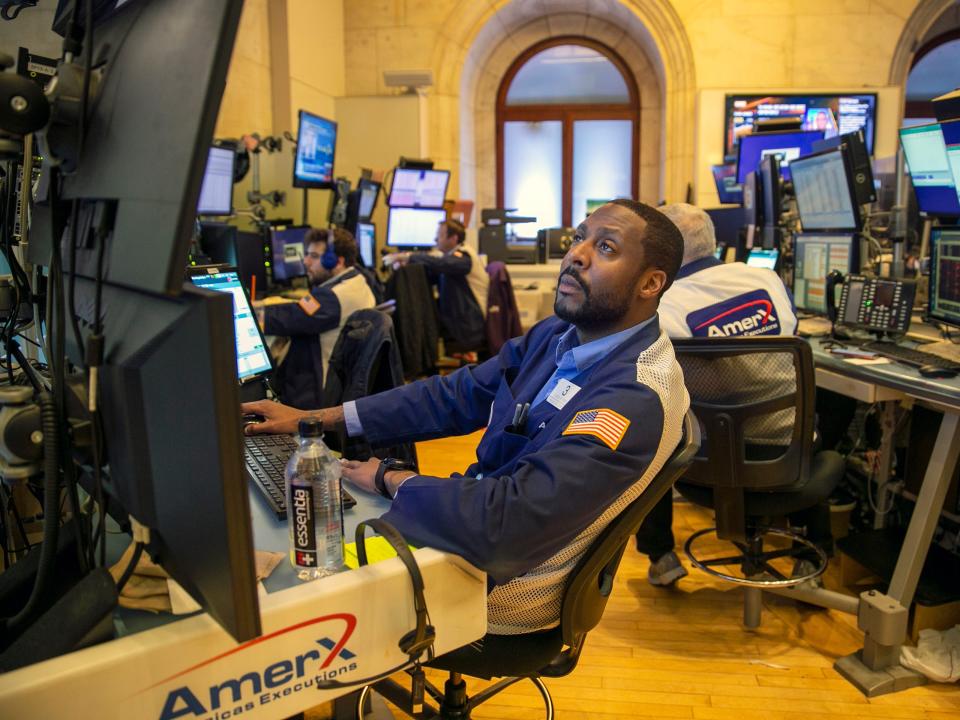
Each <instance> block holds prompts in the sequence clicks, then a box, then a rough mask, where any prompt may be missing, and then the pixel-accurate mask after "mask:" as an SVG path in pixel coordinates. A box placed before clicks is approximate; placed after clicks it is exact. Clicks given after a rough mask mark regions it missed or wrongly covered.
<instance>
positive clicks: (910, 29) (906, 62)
mask: <svg viewBox="0 0 960 720" xmlns="http://www.w3.org/2000/svg"><path fill="white" fill-rule="evenodd" d="M954 2H955V0H920V2H919V3H917V6H916V7H915V8H914V9H913V12H912V13H910V17H909V18H907V22H906V24H904V26H903V31H902V32H901V33H900V39H899V40H898V41H897V47H896V48H895V49H894V51H893V59H892V60H891V61H890V75H889V77H888V83H887V84H889V85H896V86H897V87H899V88H901V90H902V91H903V95H902V97H903V98H906V89H907V76H909V75H910V67H911V65H912V62H913V56H914V54H915V53H916V52H917V50H919V49H920V46H921V45H922V44H923V41H924V36H925V35H926V34H927V31H928V30H929V29H930V28H931V27H932V26H933V24H934V23H935V22H936V21H937V20H938V19H939V18H940V16H941V15H943V14H944V13H945V12H947V11H949V10H950V8H952V7H953V5H954ZM900 110H901V118H902V113H903V108H902V107H901V109H900Z"/></svg>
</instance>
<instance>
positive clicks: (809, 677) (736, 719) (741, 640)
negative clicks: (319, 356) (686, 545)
mask: <svg viewBox="0 0 960 720" xmlns="http://www.w3.org/2000/svg"><path fill="white" fill-rule="evenodd" d="M478 440H479V434H475V435H471V436H466V437H464V438H452V439H448V440H436V441H433V442H429V443H423V444H421V445H420V446H419V447H418V452H419V455H420V462H421V469H422V470H423V471H424V472H425V473H430V474H439V475H445V474H449V473H450V472H453V471H462V470H463V469H465V468H466V467H467V466H468V465H469V464H470V462H471V461H472V460H473V459H474V449H475V447H476V444H477V442H478ZM710 525H712V522H711V521H710V516H709V514H708V513H706V512H705V511H702V510H700V509H698V508H695V507H692V506H690V505H688V504H685V503H677V505H676V512H675V520H674V532H675V534H676V536H677V539H678V541H679V542H682V541H683V539H684V538H686V537H687V536H688V535H689V534H690V533H691V532H692V531H693V530H695V529H699V528H702V527H708V526H710ZM678 553H679V550H678ZM685 564H687V563H686V561H685ZM647 566H648V561H647V559H646V557H645V556H641V555H640V554H639V553H637V552H636V550H635V549H634V548H633V547H631V548H629V549H628V550H627V552H626V554H625V555H624V559H623V563H622V564H621V566H620V571H619V573H618V575H617V580H616V587H615V589H614V592H613V595H612V597H611V599H610V602H609V604H608V605H607V610H606V613H605V614H604V617H603V620H602V621H601V623H600V625H599V627H598V628H597V629H595V630H594V631H593V632H592V633H591V634H590V636H589V638H588V639H587V644H586V648H585V649H584V651H583V655H582V656H581V659H580V664H579V665H578V666H577V669H576V670H575V671H574V672H573V673H572V674H571V675H569V676H567V677H565V678H560V679H555V680H547V681H546V682H547V685H548V686H549V688H550V692H551V694H552V695H553V699H554V702H555V704H556V708H557V717H558V718H562V719H564V720H566V719H573V718H600V719H601V720H606V719H610V720H612V719H613V718H644V717H651V718H698V719H699V718H702V719H704V720H708V719H712V720H754V719H758V720H769V719H773V718H784V719H785V720H819V719H821V718H823V719H826V718H831V719H837V718H905V719H910V720H948V719H951V720H958V718H960V687H956V686H953V685H940V684H931V685H927V686H924V687H920V688H915V689H912V690H907V691H905V692H901V693H897V694H895V695H888V696H884V697H879V698H875V699H867V698H865V697H864V696H863V695H861V694H860V693H859V692H858V691H857V690H856V689H854V688H853V687H852V686H851V685H849V684H848V683H847V682H846V681H845V680H843V679H842V678H841V677H840V676H839V675H838V674H837V673H836V672H835V671H834V670H833V667H832V666H833V662H834V660H836V659H837V658H838V657H841V656H843V655H847V654H849V653H851V652H853V651H854V650H856V649H857V648H858V647H859V645H860V634H859V633H858V632H857V629H856V621H855V619H854V618H852V617H851V616H846V615H844V614H842V613H839V612H836V611H833V610H821V609H814V608H809V607H804V606H799V605H797V604H795V603H793V602H792V601H789V600H781V599H778V598H772V597H768V598H767V599H765V602H764V613H763V622H762V624H761V626H760V628H759V630H757V631H753V632H750V631H747V630H745V629H744V628H743V627H742V625H741V612H742V604H741V603H742V600H741V598H742V596H741V592H740V591H739V590H738V589H736V588H734V587H733V586H730V585H727V584H722V583H720V582H717V581H712V580H711V579H709V578H708V577H707V576H705V575H704V574H702V573H700V572H699V571H697V570H695V569H692V568H690V567H689V565H687V566H688V569H689V570H690V575H688V576H687V577H686V578H684V579H683V580H681V581H680V582H679V584H678V586H677V587H676V589H673V590H662V589H656V588H654V587H652V586H651V585H650V584H649V583H648V582H647V580H646V574H647ZM828 584H829V583H828ZM431 679H433V680H434V681H435V682H438V683H439V682H442V676H441V675H439V674H437V675H436V676H432V677H431ZM484 684H485V683H482V682H479V681H475V680H472V679H471V680H470V681H469V682H468V686H469V687H470V688H479V687H482V686H483V685H484ZM397 714H398V716H399V713H397ZM474 717H477V718H491V719H492V718H504V719H506V718H511V719H512V718H541V717H543V706H542V702H541V700H540V698H539V695H538V694H537V693H536V691H535V690H534V688H533V686H532V685H531V684H530V683H527V682H523V683H520V684H518V685H516V686H514V687H512V688H510V689H508V690H506V691H505V692H504V693H503V694H501V695H499V696H498V697H497V698H495V699H494V700H492V701H491V702H490V703H489V704H486V705H484V706H482V707H481V708H480V709H478V710H477V712H476V713H475V714H474Z"/></svg>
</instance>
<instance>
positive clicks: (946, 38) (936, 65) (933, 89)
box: [903, 29, 960, 122]
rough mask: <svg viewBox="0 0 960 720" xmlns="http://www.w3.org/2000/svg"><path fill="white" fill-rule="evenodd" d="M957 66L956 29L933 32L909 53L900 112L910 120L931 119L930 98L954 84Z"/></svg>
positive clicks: (958, 32) (958, 39) (959, 52)
mask: <svg viewBox="0 0 960 720" xmlns="http://www.w3.org/2000/svg"><path fill="white" fill-rule="evenodd" d="M958 67H960V29H954V30H950V31H948V32H945V33H943V34H941V35H937V36H936V37H934V38H932V39H931V40H929V41H927V42H926V43H924V44H923V46H922V47H921V48H920V49H919V50H917V52H916V54H914V56H913V62H912V64H911V67H910V74H909V75H908V76H907V86H906V103H905V105H904V112H903V116H904V119H905V120H910V121H912V122H920V121H928V122H932V121H933V117H934V115H933V106H932V105H931V104H930V101H931V100H932V99H933V98H935V97H938V96H939V95H942V94H944V93H947V92H950V91H951V90H953V89H954V88H955V87H956V86H957V77H956V69H957V68H958Z"/></svg>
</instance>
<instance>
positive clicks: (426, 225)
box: [387, 207, 447, 248]
mask: <svg viewBox="0 0 960 720" xmlns="http://www.w3.org/2000/svg"><path fill="white" fill-rule="evenodd" d="M446 219H447V213H446V211H445V210H443V209H442V208H441V209H439V210H438V209H432V208H409V207H392V208H390V212H389V214H388V215H387V245H389V246H390V247H400V248H410V247H433V246H434V245H436V244H437V225H439V224H440V223H442V222H443V221H444V220H446Z"/></svg>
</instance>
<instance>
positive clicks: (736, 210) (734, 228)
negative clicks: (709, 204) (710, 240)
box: [704, 207, 746, 247]
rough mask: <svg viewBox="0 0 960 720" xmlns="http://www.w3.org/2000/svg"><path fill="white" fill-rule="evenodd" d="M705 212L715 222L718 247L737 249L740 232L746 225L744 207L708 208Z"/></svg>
mask: <svg viewBox="0 0 960 720" xmlns="http://www.w3.org/2000/svg"><path fill="white" fill-rule="evenodd" d="M704 212H706V213H707V215H709V216H710V220H712V221H713V231H714V235H715V236H716V238H717V245H726V246H727V247H735V246H736V245H738V244H739V243H740V232H741V230H743V226H744V225H745V224H746V222H745V220H744V213H743V208H742V207H724V208H708V209H707V210H705V211H704Z"/></svg>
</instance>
